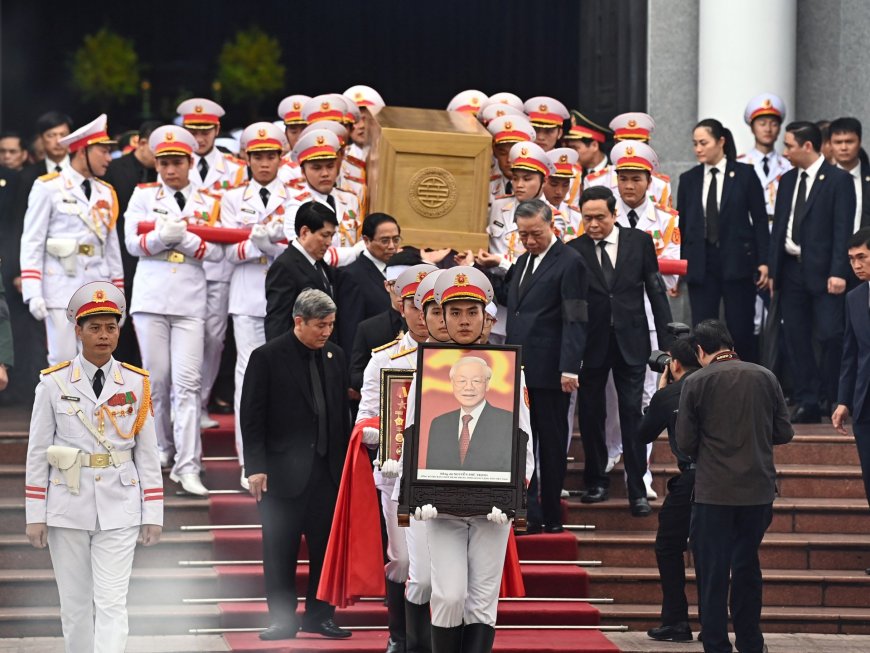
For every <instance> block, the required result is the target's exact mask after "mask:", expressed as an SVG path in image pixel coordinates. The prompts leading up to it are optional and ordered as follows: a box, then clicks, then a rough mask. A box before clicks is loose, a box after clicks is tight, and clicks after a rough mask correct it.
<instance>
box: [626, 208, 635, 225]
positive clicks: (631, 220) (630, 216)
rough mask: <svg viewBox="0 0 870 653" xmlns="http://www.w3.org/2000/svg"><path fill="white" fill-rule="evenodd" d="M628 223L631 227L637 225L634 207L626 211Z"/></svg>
mask: <svg viewBox="0 0 870 653" xmlns="http://www.w3.org/2000/svg"><path fill="white" fill-rule="evenodd" d="M628 224H630V225H631V228H632V229H634V228H635V227H636V226H637V211H635V210H634V209H632V210H631V211H629V212H628Z"/></svg>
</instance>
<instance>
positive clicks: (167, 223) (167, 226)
mask: <svg viewBox="0 0 870 653" xmlns="http://www.w3.org/2000/svg"><path fill="white" fill-rule="evenodd" d="M186 233H187V223H186V222H185V221H184V220H164V221H163V223H162V224H161V225H160V231H158V232H157V237H158V238H160V240H161V242H162V243H163V244H164V245H169V246H170V247H171V246H172V245H177V244H178V243H180V242H181V241H182V240H184V234H186Z"/></svg>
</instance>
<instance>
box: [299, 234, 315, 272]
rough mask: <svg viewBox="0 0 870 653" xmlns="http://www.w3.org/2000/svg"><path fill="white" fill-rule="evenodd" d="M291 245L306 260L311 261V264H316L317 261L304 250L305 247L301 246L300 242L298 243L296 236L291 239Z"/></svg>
mask: <svg viewBox="0 0 870 653" xmlns="http://www.w3.org/2000/svg"><path fill="white" fill-rule="evenodd" d="M293 247H295V248H296V249H298V250H299V251H300V252H302V256H304V257H305V258H306V259H307V260H308V262H309V263H311V265H312V266H315V265H317V261H315V260H314V259H313V258H312V256H311V254H309V253H308V252H306V251H305V248H304V247H303V246H302V243H300V242H299V240H298V239H297V238H294V239H293Z"/></svg>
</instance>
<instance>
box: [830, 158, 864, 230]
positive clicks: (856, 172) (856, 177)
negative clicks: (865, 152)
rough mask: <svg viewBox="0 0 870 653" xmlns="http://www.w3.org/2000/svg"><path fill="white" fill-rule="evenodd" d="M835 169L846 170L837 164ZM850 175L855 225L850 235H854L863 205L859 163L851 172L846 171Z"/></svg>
mask: <svg viewBox="0 0 870 653" xmlns="http://www.w3.org/2000/svg"><path fill="white" fill-rule="evenodd" d="M837 167H838V168H839V169H840V170H846V169H845V168H844V167H843V166H841V165H840V164H839V163H838V164H837ZM846 172H848V173H849V174H850V175H852V181H853V182H854V184H855V200H856V202H855V225H854V227H853V229H852V233H855V232H856V231H858V230H859V229H860V228H861V212H862V208H863V207H862V204H863V193H862V191H863V190H864V189H863V184H862V183H861V162H860V161H858V163H856V164H855V167H854V168H852V169H851V170H846Z"/></svg>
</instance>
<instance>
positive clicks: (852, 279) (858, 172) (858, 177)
mask: <svg viewBox="0 0 870 653" xmlns="http://www.w3.org/2000/svg"><path fill="white" fill-rule="evenodd" d="M862 131H863V129H862V127H861V121H860V120H858V119H857V118H837V119H836V120H833V121H832V122H831V148H832V150H833V153H834V160H835V161H836V162H837V167H838V168H840V169H841V170H845V171H846V172H848V173H849V175H850V176H851V177H852V184H853V185H854V187H855V200H856V201H855V222H854V224H853V226H852V231H853V233H854V232H857V231H858V230H859V229H861V228H862V227H870V160H868V158H867V153H866V152H865V151H864V148H863V147H861V136H862ZM859 283H861V282H860V281H859V280H858V278H857V277H856V276H855V274H854V273H850V274H849V276H848V277H846V287H847V289H848V290H852V289H853V288H855V287H857V286H858V284H859Z"/></svg>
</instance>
